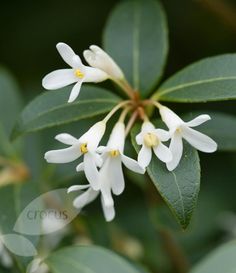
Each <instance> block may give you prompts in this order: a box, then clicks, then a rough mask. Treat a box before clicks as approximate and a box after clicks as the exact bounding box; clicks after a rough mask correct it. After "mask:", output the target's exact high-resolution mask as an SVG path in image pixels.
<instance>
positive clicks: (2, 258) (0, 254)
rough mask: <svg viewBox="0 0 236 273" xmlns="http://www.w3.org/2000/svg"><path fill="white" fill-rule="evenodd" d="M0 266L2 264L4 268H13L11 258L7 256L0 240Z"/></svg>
mask: <svg viewBox="0 0 236 273" xmlns="http://www.w3.org/2000/svg"><path fill="white" fill-rule="evenodd" d="M0 264H2V265H3V266H4V267H6V268H10V267H12V266H13V261H12V258H11V256H10V255H9V254H8V252H7V250H6V248H5V246H4V244H3V242H2V240H1V239H0Z"/></svg>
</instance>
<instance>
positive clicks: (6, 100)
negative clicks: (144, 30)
mask: <svg viewBox="0 0 236 273" xmlns="http://www.w3.org/2000/svg"><path fill="white" fill-rule="evenodd" d="M21 106H22V101H21V98H20V95H19V89H18V86H17V84H16V82H15V79H14V78H13V77H12V75H11V74H10V73H9V72H8V71H7V70H5V69H4V68H0V123H2V125H3V127H4V130H5V131H6V133H7V135H8V134H9V133H10V131H11V130H12V127H13V125H14V123H15V120H16V117H17V116H18V114H19V112H20V110H21Z"/></svg>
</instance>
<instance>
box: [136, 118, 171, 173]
mask: <svg viewBox="0 0 236 273" xmlns="http://www.w3.org/2000/svg"><path fill="white" fill-rule="evenodd" d="M169 138H170V135H169V133H168V132H166V131H165V130H162V129H155V127H154V125H153V124H152V123H151V122H149V121H145V122H144V123H143V125H142V129H141V132H140V133H139V134H138V135H137V136H136V142H137V144H138V145H142V148H141V150H140V152H139V154H138V162H139V164H140V165H141V166H143V167H144V168H146V167H147V166H148V165H149V164H150V162H151V159H152V150H153V151H154V153H155V155H156V156H157V157H158V158H159V159H160V160H161V161H163V162H169V161H171V160H172V154H171V152H170V150H169V149H168V148H167V147H166V146H165V145H164V144H162V141H167V140H169Z"/></svg>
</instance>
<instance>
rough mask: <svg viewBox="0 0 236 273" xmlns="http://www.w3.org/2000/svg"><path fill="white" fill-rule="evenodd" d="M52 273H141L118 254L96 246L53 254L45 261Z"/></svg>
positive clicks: (80, 247) (66, 249) (73, 248)
mask: <svg viewBox="0 0 236 273" xmlns="http://www.w3.org/2000/svg"><path fill="white" fill-rule="evenodd" d="M45 262H46V263H47V264H48V265H49V267H50V269H51V271H52V273H66V272H68V269H69V271H70V273H78V272H83V273H104V272H112V273H121V272H122V273H141V271H139V270H138V269H135V268H134V267H132V266H131V264H129V263H128V262H127V261H126V260H124V259H123V258H121V257H119V256H118V255H117V254H115V253H113V252H111V251H109V250H106V249H104V248H101V247H96V246H75V247H69V248H65V249H61V250H59V251H57V252H55V253H53V254H51V255H50V256H49V257H48V258H47V259H46V261H45Z"/></svg>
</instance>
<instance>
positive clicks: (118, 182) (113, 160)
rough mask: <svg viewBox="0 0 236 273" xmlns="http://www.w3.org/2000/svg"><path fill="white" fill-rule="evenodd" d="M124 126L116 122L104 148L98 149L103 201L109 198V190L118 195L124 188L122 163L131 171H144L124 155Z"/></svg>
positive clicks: (142, 172)
mask: <svg viewBox="0 0 236 273" xmlns="http://www.w3.org/2000/svg"><path fill="white" fill-rule="evenodd" d="M124 143H125V125H124V123H122V122H117V123H116V125H115V126H114V128H113V130H112V133H111V135H110V138H109V141H108V143H107V146H106V147H99V148H98V151H99V152H100V153H102V159H103V165H102V167H101V169H100V172H99V179H100V186H101V192H102V193H103V195H104V197H105V199H107V200H109V199H110V198H111V190H112V192H113V193H114V194H116V195H119V194H121V193H122V192H123V190H124V187H125V182H124V175H123V171H122V163H123V164H124V165H125V166H126V167H127V168H128V169H130V170H131V171H133V172H136V173H140V174H144V172H145V169H144V168H143V167H141V166H140V165H139V164H138V162H137V161H136V160H134V159H132V158H130V157H128V156H126V155H124V153H123V151H124Z"/></svg>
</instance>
